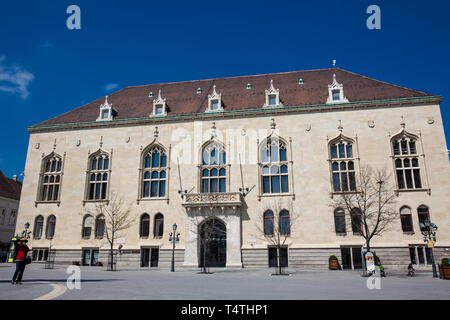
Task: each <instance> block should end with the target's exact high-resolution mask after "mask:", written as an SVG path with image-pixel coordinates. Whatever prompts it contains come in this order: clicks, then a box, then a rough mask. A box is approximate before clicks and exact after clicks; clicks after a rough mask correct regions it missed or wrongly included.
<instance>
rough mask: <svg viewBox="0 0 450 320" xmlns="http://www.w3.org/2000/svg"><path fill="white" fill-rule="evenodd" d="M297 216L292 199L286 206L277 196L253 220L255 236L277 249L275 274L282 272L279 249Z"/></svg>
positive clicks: (284, 243) (289, 234)
mask: <svg viewBox="0 0 450 320" xmlns="http://www.w3.org/2000/svg"><path fill="white" fill-rule="evenodd" d="M298 218H299V215H298V214H297V213H296V212H295V210H294V207H293V205H292V201H290V202H289V203H288V204H287V206H283V203H282V202H281V199H280V198H277V199H276V200H274V201H272V202H271V203H270V205H269V206H267V208H266V209H265V210H264V213H263V214H261V215H260V216H259V219H257V220H256V221H255V227H256V229H257V230H258V235H257V237H258V238H260V239H264V240H266V241H267V242H269V243H270V244H271V245H272V246H274V247H275V248H276V249H277V264H278V265H277V274H283V273H284V270H283V264H282V261H281V249H282V248H283V247H284V246H285V245H286V241H287V240H288V239H289V237H290V236H291V232H292V229H293V228H294V226H295V225H296V223H297V221H298Z"/></svg>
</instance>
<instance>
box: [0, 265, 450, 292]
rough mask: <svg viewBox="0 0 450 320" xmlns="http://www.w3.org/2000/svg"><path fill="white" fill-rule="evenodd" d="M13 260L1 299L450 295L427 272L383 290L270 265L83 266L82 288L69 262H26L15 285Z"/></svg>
mask: <svg viewBox="0 0 450 320" xmlns="http://www.w3.org/2000/svg"><path fill="white" fill-rule="evenodd" d="M14 268H15V266H14V265H13V264H5V263H1V264H0V300H7V299H26V300H31V299H76V300H78V299H127V300H128V299H130V300H131V299H152V300H155V299H171V300H188V299H189V300H191V299H192V300H217V299H221V300H231V299H232V300H298V299H339V300H340V299H346V300H347V299H387V300H392V299H406V300H410V299H433V300H437V299H439V300H448V299H450V281H449V280H442V279H433V277H432V274H431V273H429V272H424V273H418V274H417V275H416V277H414V278H410V277H407V276H406V274H405V273H401V272H398V273H393V274H389V273H388V275H387V277H386V278H381V280H380V281H381V282H380V289H376V288H375V289H372V290H369V289H368V287H367V278H364V277H361V272H360V271H329V270H324V271H318V270H315V271H313V270H287V271H288V272H290V273H291V274H290V275H289V276H273V275H271V274H272V273H273V270H272V269H232V270H230V269H211V270H210V271H211V272H213V273H212V274H200V273H199V270H198V269H179V270H176V272H174V273H172V272H170V270H167V269H135V270H120V271H115V272H111V271H106V270H105V269H106V268H105V267H81V268H80V269H81V288H80V289H79V290H77V289H73V290H70V289H68V288H67V278H68V277H69V274H67V273H66V267H63V266H56V267H55V269H45V268H44V265H42V264H37V263H32V264H31V265H29V266H27V268H26V270H25V275H24V278H23V285H14V286H13V285H12V284H11V283H10V281H11V280H10V279H11V277H12V274H13V273H14Z"/></svg>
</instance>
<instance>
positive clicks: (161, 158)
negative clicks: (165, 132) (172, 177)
mask: <svg viewBox="0 0 450 320" xmlns="http://www.w3.org/2000/svg"><path fill="white" fill-rule="evenodd" d="M142 156H143V158H142V163H143V166H142V168H143V169H142V194H141V197H142V198H163V197H165V196H166V182H167V153H166V151H165V149H164V148H163V147H161V146H160V145H153V146H151V147H150V148H148V149H147V150H146V151H144V153H143V155H142Z"/></svg>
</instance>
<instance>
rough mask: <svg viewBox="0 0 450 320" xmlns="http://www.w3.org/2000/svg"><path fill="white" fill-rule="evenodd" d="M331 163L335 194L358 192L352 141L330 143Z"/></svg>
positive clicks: (342, 140)
mask: <svg viewBox="0 0 450 320" xmlns="http://www.w3.org/2000/svg"><path fill="white" fill-rule="evenodd" d="M330 157H331V159H330V163H331V174H332V181H333V191H334V192H349V191H356V180H355V158H354V154H353V144H352V142H351V141H350V140H346V139H342V138H340V139H339V140H337V141H334V142H331V143H330Z"/></svg>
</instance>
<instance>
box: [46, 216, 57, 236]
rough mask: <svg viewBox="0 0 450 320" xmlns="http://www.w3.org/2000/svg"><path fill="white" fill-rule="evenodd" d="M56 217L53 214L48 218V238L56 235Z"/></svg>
mask: <svg viewBox="0 0 450 320" xmlns="http://www.w3.org/2000/svg"><path fill="white" fill-rule="evenodd" d="M55 227H56V217H55V216H54V215H51V216H50V217H48V219H47V239H53V237H54V235H55Z"/></svg>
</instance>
